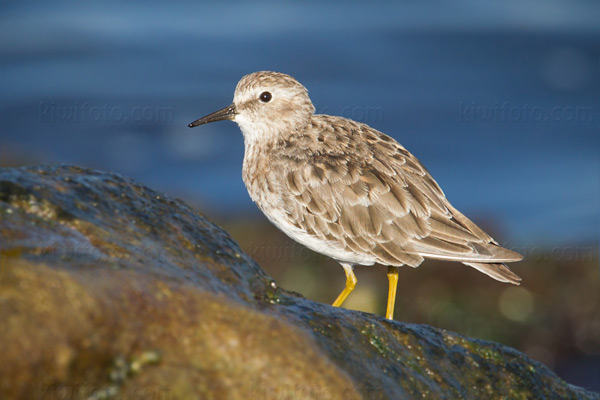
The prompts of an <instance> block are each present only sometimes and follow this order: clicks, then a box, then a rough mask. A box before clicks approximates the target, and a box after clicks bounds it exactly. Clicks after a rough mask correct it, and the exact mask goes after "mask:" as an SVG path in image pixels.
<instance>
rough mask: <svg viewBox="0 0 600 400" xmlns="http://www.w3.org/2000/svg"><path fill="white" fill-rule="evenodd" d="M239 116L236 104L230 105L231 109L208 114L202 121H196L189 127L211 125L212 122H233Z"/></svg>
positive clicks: (226, 108)
mask: <svg viewBox="0 0 600 400" xmlns="http://www.w3.org/2000/svg"><path fill="white" fill-rule="evenodd" d="M236 115H237V111H236V110H235V104H232V105H230V106H229V107H225V108H222V109H220V110H219V111H215V112H214V113H211V114H208V115H206V116H204V117H202V118H200V119H197V120H195V121H194V122H192V123H191V124H189V125H188V127H190V128H193V127H195V126H200V125H204V124H210V123H211V122H216V121H224V120H226V119H228V120H230V121H231V120H233V119H234V118H235V116H236Z"/></svg>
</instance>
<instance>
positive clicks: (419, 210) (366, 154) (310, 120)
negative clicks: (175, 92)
mask: <svg viewBox="0 0 600 400" xmlns="http://www.w3.org/2000/svg"><path fill="white" fill-rule="evenodd" d="M314 112H315V107H314V106H313V104H312V102H311V100H310V98H309V97H308V91H307V90H306V88H305V87H304V86H302V85H301V84H300V83H299V82H298V81H297V80H295V79H294V78H292V77H291V76H289V75H286V74H282V73H278V72H270V71H261V72H254V73H251V74H248V75H246V76H244V77H243V78H242V79H241V80H240V81H239V83H238V84H237V87H236V89H235V93H234V96H233V104H231V105H230V106H228V107H225V108H223V109H221V110H218V111H216V112H214V113H211V114H209V115H207V116H205V117H202V118H200V119H198V120H196V121H194V122H192V123H191V124H189V127H195V126H199V125H202V124H207V123H210V122H215V121H221V120H232V121H235V122H236V123H237V124H238V125H239V127H240V129H241V131H242V133H243V134H244V143H245V154H244V164H243V171H242V174H243V180H244V183H245V184H246V188H247V189H248V193H249V194H250V197H251V198H252V200H253V201H254V202H255V203H256V204H257V205H258V207H259V208H260V209H261V210H262V212H263V213H264V214H265V215H266V216H267V218H268V219H269V220H270V221H271V222H272V223H273V224H275V226H277V227H278V228H279V229H281V230H282V231H283V232H285V233H286V234H287V235H288V236H290V237H291V238H292V239H294V240H296V241H297V242H299V243H301V244H303V245H305V246H307V247H308V248H310V249H312V250H314V251H316V252H318V253H321V254H325V255H327V256H329V257H331V258H333V259H335V260H337V261H338V262H339V263H340V264H341V265H342V267H343V268H344V271H345V273H346V287H345V289H344V290H343V291H342V292H341V293H340V295H339V296H338V297H337V299H336V300H335V301H334V303H333V306H335V307H339V306H341V305H342V303H343V302H344V300H345V299H346V297H348V295H349V294H350V292H352V290H353V289H354V287H355V285H356V282H357V280H356V277H355V275H354V273H353V266H354V265H373V264H375V263H378V264H382V265H385V266H388V272H387V276H388V279H389V291H388V301H387V310H386V318H388V319H393V315H394V303H395V299H396V287H397V284H398V267H400V266H403V265H408V266H411V267H418V266H419V265H420V264H421V263H422V262H423V260H424V259H425V258H431V259H437V260H448V261H458V262H462V263H463V264H466V265H469V266H471V267H473V268H475V269H477V270H479V271H481V272H483V273H484V274H487V275H489V276H490V277H492V278H494V279H496V280H498V281H501V282H509V283H513V284H515V285H518V284H519V283H520V281H521V278H520V277H519V276H517V275H516V274H514V273H513V272H512V271H511V270H510V269H508V267H507V266H506V265H505V264H504V263H506V262H515V261H520V260H521V259H522V258H523V257H522V256H521V255H520V254H518V253H515V252H513V251H510V250H507V249H505V248H503V247H500V246H499V245H498V243H497V242H496V241H494V239H492V238H491V237H490V236H489V235H488V234H487V233H485V232H484V231H483V230H482V229H480V228H479V227H478V226H477V225H475V224H474V223H473V222H471V220H469V219H468V218H467V217H465V216H464V215H463V214H461V213H460V212H459V211H458V210H456V209H455V208H454V207H452V205H451V204H450V202H449V201H448V199H446V196H445V195H444V193H443V192H442V189H440V187H439V186H438V184H437V183H436V181H435V180H434V179H433V178H432V177H431V175H430V174H429V172H428V171H427V170H426V169H425V167H424V166H423V165H422V164H421V162H419V160H417V158H416V157H415V156H413V155H412V154H411V153H409V152H408V151H407V150H406V149H405V148H404V147H403V146H402V145H400V144H399V143H398V142H396V141H395V140H394V139H392V138H391V137H389V136H387V135H385V134H383V133H381V132H379V131H377V130H375V129H373V128H371V127H369V126H367V125H365V124H362V123H359V122H355V121H353V120H350V119H347V118H341V117H334V116H329V115H315V113H314Z"/></svg>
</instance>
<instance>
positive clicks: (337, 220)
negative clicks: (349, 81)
mask: <svg viewBox="0 0 600 400" xmlns="http://www.w3.org/2000/svg"><path fill="white" fill-rule="evenodd" d="M359 126H360V127H361V129H362V130H368V131H367V132H361V133H362V134H364V136H365V137H366V140H367V142H368V147H367V148H368V151H365V148H362V149H361V150H362V151H358V152H355V153H351V154H343V155H341V154H328V153H325V154H323V153H319V154H315V155H314V156H313V157H311V158H309V159H307V160H306V161H305V162H304V163H298V164H297V166H296V168H294V169H292V170H291V171H289V173H288V174H287V176H286V179H285V181H284V185H285V186H286V188H285V189H286V190H288V191H289V194H290V196H289V197H288V198H287V201H285V203H286V204H285V207H286V211H287V217H288V218H289V221H288V222H290V223H292V224H293V225H295V226H297V227H298V228H300V229H303V230H305V231H306V232H308V233H309V234H311V235H314V236H316V237H318V238H320V239H322V240H326V241H334V242H338V243H339V244H341V245H342V246H343V247H344V248H345V249H346V250H347V251H351V252H354V253H357V254H365V253H366V254H370V255H373V256H374V257H375V258H376V259H377V262H379V263H381V264H385V265H404V264H406V265H410V266H418V265H419V264H420V263H421V262H422V261H423V258H424V257H426V258H435V259H443V260H454V261H459V262H474V263H477V262H484V263H485V262H496V263H501V262H509V261H518V260H520V259H521V258H522V257H521V256H520V255H519V254H517V253H514V252H512V251H510V250H507V249H504V248H502V247H500V246H498V245H497V243H496V242H494V240H493V239H492V238H491V237H490V236H489V235H488V234H486V233H485V232H484V231H483V230H481V229H480V228H479V227H477V226H476V225H475V224H474V223H473V222H471V221H470V220H469V219H468V218H466V217H465V216H464V215H462V214H461V213H460V212H459V211H457V210H456V209H454V208H453V207H452V206H451V205H450V203H449V202H448V200H447V199H446V197H445V196H444V193H443V192H442V190H441V189H440V187H439V186H438V184H437V183H436V182H435V181H434V179H433V178H432V177H431V175H430V174H429V172H428V171H427V170H426V169H425V167H424V166H423V165H422V164H421V163H420V162H419V161H418V160H417V159H416V158H415V157H414V156H413V155H412V154H410V153H409V152H408V151H407V150H406V149H404V148H403V147H402V146H401V145H399V144H398V143H397V142H395V141H394V140H393V139H392V138H390V137H388V136H386V135H384V134H382V133H380V132H378V131H375V130H373V129H371V128H369V127H367V126H365V125H359Z"/></svg>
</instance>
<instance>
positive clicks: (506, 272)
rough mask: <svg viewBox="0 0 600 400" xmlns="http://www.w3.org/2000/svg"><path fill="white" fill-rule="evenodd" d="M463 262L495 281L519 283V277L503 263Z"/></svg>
mask: <svg viewBox="0 0 600 400" xmlns="http://www.w3.org/2000/svg"><path fill="white" fill-rule="evenodd" d="M463 264H465V265H468V266H469V267H473V268H475V269H476V270H478V271H480V272H483V273H484V274H486V275H488V276H489V277H491V278H494V279H496V280H497V281H500V282H507V283H512V284H513V285H520V284H521V277H520V276H518V275H517V274H515V273H514V272H512V271H511V270H510V269H509V268H508V267H507V266H506V264H504V263H477V262H463Z"/></svg>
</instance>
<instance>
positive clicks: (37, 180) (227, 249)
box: [0, 166, 600, 399]
mask: <svg viewBox="0 0 600 400" xmlns="http://www.w3.org/2000/svg"><path fill="white" fill-rule="evenodd" d="M0 315H1V316H2V323H1V324H0V354H2V361H3V362H2V363H0V398H7V399H31V398H51V399H54V398H72V399H100V398H106V399H110V398H148V399H153V398H156V399H163V398H164V399H167V398H168V399H179V398H182V399H183V398H185V399H187V398H207V399H210V398H214V399H224V398H227V399H248V398H261V399H280V398H284V399H292V398H302V399H304V398H312V399H317V398H318V399H361V398H362V399H400V398H464V399H468V398H473V399H481V398H511V399H520V398H522V399H526V398H549V399H551V398H556V399H559V398H560V399H564V398H566V399H569V398H572V399H598V398H600V396H599V395H598V394H596V393H592V392H589V391H585V390H584V389H581V388H577V387H574V386H571V385H569V384H567V383H565V382H564V381H562V380H561V379H559V378H558V377H557V376H556V375H555V374H554V373H552V372H551V371H550V370H549V369H548V368H546V367H545V366H544V365H542V364H540V363H537V362H535V361H532V360H530V359H529V358H527V357H526V356H525V355H523V354H522V353H520V352H518V351H516V350H513V349H510V348H507V347H505V346H502V345H499V344H496V343H491V342H484V341H480V340H476V339H470V338H466V337H463V336H461V335H458V334H455V333H452V332H448V331H444V330H440V329H436V328H432V327H429V326H425V325H415V324H406V323H401V322H397V321H386V320H384V319H383V318H381V317H379V316H377V315H371V314H366V313H361V312H355V311H349V310H345V309H337V308H333V307H331V306H329V305H325V304H320V303H315V302H312V301H310V300H307V299H304V298H303V297H301V296H299V295H297V294H294V293H290V292H287V291H285V290H283V289H280V288H278V287H277V285H276V284H275V283H274V282H273V280H272V279H271V278H270V277H269V276H267V275H266V274H265V273H264V272H263V271H262V269H261V268H260V267H259V266H258V265H257V264H256V263H255V262H254V261H253V260H252V259H250V257H248V256H247V255H246V254H244V253H243V252H242V251H241V249H240V248H239V247H238V245H237V244H236V243H235V242H234V241H233V240H232V239H231V237H230V236H229V235H228V234H227V233H226V232H224V231H223V230H221V229H220V228H218V227H217V226H215V225H214V224H212V223H210V222H209V221H207V220H206V218H204V217H203V216H201V215H200V214H198V213H196V212H194V211H193V210H191V209H190V208H189V207H188V206H186V205H185V204H184V203H182V202H181V201H178V200H174V199H171V198H170V197H169V196H166V195H163V194H161V193H157V192H155V191H153V190H151V189H148V188H146V187H144V186H141V185H139V184H136V183H135V182H133V181H131V180H129V179H126V178H123V177H121V176H119V175H116V174H110V173H103V172H99V171H93V170H88V169H82V168H78V167H70V166H40V167H30V168H15V169H8V168H4V169H0Z"/></svg>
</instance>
